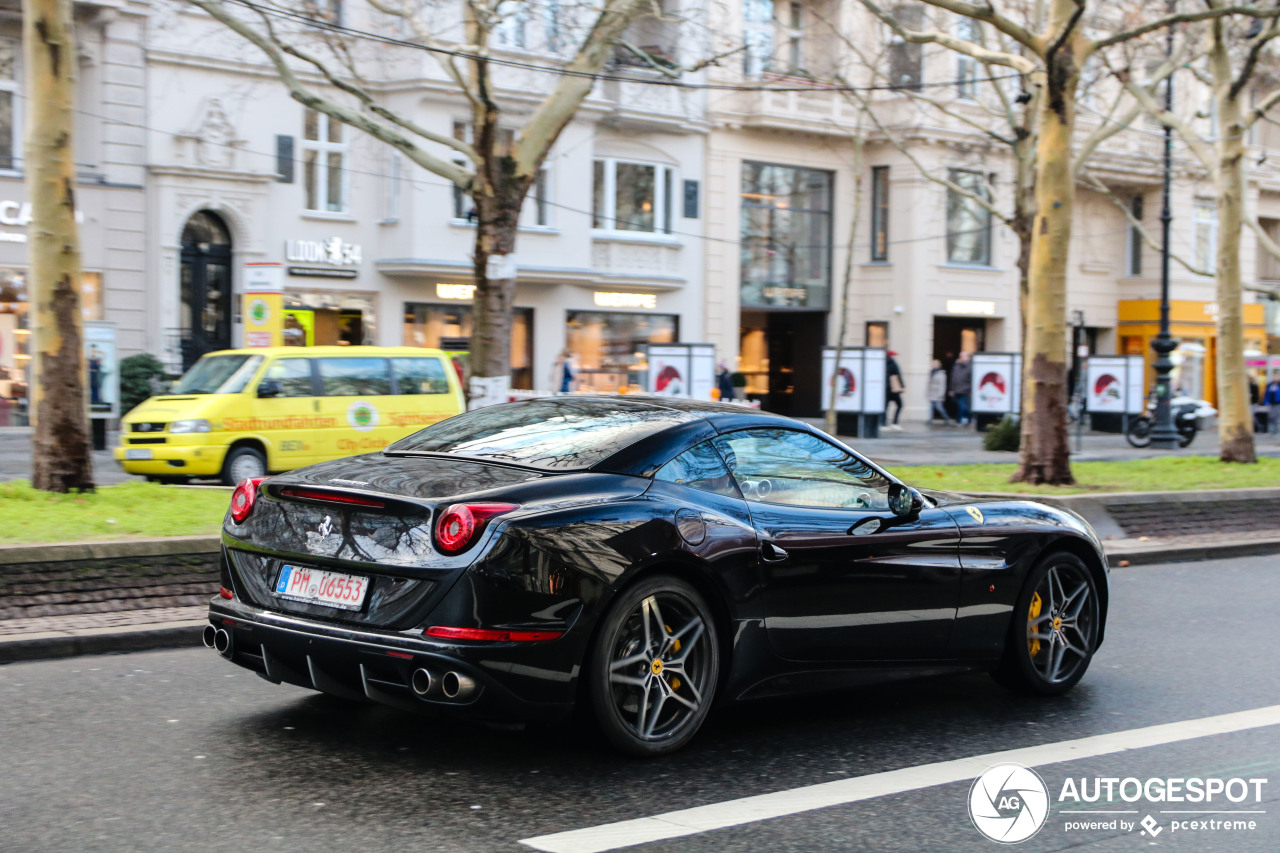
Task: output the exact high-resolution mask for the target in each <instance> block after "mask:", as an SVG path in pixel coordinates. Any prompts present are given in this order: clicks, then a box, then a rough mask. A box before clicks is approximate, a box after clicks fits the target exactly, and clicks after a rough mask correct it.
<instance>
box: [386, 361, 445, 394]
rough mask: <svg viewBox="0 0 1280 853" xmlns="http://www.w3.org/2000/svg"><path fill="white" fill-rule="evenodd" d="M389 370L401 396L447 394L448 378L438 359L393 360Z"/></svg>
mask: <svg viewBox="0 0 1280 853" xmlns="http://www.w3.org/2000/svg"><path fill="white" fill-rule="evenodd" d="M391 369H392V370H393V371H394V372H395V374H396V386H397V388H398V389H399V391H400V393H401V394H448V393H449V377H448V376H447V375H446V374H445V372H444V371H445V367H444V364H443V363H442V362H441V361H440V359H438V358H393V359H391Z"/></svg>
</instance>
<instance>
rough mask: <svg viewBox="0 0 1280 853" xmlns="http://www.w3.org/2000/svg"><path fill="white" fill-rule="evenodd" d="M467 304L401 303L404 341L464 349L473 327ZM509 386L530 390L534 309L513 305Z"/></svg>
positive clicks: (469, 307) (439, 347)
mask: <svg viewBox="0 0 1280 853" xmlns="http://www.w3.org/2000/svg"><path fill="white" fill-rule="evenodd" d="M473 322H474V321H473V318H472V310H471V306H470V305H466V304H462V305H427V304H425V303H421V302H407V303H405V306H404V344H405V346H410V347H432V348H435V349H442V350H445V351H446V352H459V351H466V350H467V349H469V348H470V346H471V331H472V328H473ZM511 387H512V388H523V389H525V390H530V391H531V390H533V309H532V308H516V309H515V316H514V317H513V318H512V321H511Z"/></svg>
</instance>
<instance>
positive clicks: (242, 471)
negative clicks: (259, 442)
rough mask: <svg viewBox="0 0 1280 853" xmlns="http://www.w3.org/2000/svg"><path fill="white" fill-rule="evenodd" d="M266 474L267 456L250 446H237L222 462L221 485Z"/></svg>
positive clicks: (235, 483)
mask: <svg viewBox="0 0 1280 853" xmlns="http://www.w3.org/2000/svg"><path fill="white" fill-rule="evenodd" d="M265 476H267V458H266V457H265V456H263V455H262V452H261V451H259V450H256V449H254V448H252V447H237V448H236V449H235V450H233V451H231V452H230V453H228V454H227V459H226V461H225V462H223V463H222V485H224V486H234V485H237V484H238V483H239V482H240V481H241V480H248V479H251V478H253V477H265Z"/></svg>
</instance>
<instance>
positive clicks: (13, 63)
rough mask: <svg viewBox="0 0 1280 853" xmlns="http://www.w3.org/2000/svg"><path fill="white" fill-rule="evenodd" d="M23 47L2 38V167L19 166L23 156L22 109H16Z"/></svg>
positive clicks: (0, 133)
mask: <svg viewBox="0 0 1280 853" xmlns="http://www.w3.org/2000/svg"><path fill="white" fill-rule="evenodd" d="M21 55H22V48H21V46H20V45H19V44H18V41H17V39H7V38H6V39H0V169H13V168H17V166H18V163H19V160H21V158H22V153H21V152H22V137H21V135H20V134H19V131H18V116H19V115H20V114H21V110H20V109H15V107H14V99H15V98H17V97H18V93H19V91H20V88H21V84H20V83H19V82H18V57H19V56H21Z"/></svg>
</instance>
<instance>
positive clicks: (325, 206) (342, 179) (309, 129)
mask: <svg viewBox="0 0 1280 853" xmlns="http://www.w3.org/2000/svg"><path fill="white" fill-rule="evenodd" d="M345 134H346V128H345V127H344V126H343V124H342V122H340V121H338V120H337V119H336V118H333V117H332V116H327V115H323V114H322V113H320V112H319V111H317V110H312V109H308V110H307V111H306V116H305V119H304V128H303V135H302V173H303V177H304V180H305V183H306V191H307V210H323V211H326V212H330V213H345V212H346V210H347V165H346V163H347V143H346V142H345V141H344V140H345V139H346V136H345Z"/></svg>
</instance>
